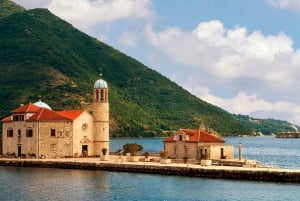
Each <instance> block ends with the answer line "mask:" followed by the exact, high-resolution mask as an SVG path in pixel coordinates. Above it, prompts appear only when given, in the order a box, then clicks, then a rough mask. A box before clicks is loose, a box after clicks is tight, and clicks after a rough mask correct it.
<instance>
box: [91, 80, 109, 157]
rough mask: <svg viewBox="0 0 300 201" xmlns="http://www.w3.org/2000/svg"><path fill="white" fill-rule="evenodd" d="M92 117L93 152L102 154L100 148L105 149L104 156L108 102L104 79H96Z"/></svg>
mask: <svg viewBox="0 0 300 201" xmlns="http://www.w3.org/2000/svg"><path fill="white" fill-rule="evenodd" d="M93 117H94V154H95V155H100V156H103V153H102V150H103V149H104V148H105V149H106V156H105V158H107V159H108V156H109V102H108V87H107V83H106V81H105V80H103V79H102V75H101V74H100V79H98V80H97V81H96V82H95V84H94V89H93Z"/></svg>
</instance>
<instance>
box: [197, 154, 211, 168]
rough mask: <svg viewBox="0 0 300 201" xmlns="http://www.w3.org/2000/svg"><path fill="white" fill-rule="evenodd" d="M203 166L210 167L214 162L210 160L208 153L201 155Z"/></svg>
mask: <svg viewBox="0 0 300 201" xmlns="http://www.w3.org/2000/svg"><path fill="white" fill-rule="evenodd" d="M200 163H201V165H203V166H209V165H211V163H212V161H211V160H210V159H209V156H208V153H205V154H202V155H201V162H200Z"/></svg>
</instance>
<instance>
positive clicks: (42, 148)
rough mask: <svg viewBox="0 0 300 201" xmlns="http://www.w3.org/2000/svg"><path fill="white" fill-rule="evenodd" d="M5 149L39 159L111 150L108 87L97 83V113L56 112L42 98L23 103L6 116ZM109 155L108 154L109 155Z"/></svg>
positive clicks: (105, 84) (102, 82) (95, 93)
mask: <svg viewBox="0 0 300 201" xmlns="http://www.w3.org/2000/svg"><path fill="white" fill-rule="evenodd" d="M2 123H3V129H2V130H3V134H2V137H3V143H2V152H3V154H7V155H15V156H18V157H21V156H23V157H25V156H35V157H39V158H56V157H79V156H99V155H101V154H102V149H106V151H107V153H109V102H108V87H107V83H106V82H105V81H104V80H103V79H99V80H97V81H96V82H95V84H94V89H93V115H91V114H90V113H88V112H86V111H85V110H65V111H53V110H52V109H51V108H50V107H49V105H47V104H46V103H44V102H42V101H38V102H36V103H28V104H26V105H21V106H20V107H18V108H16V109H15V110H13V111H12V112H11V115H10V116H8V117H5V118H4V119H2ZM107 155H108V154H107Z"/></svg>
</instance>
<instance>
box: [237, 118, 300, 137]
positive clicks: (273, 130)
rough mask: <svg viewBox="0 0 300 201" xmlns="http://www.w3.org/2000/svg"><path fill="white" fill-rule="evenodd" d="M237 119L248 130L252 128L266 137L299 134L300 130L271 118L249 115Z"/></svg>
mask: <svg viewBox="0 0 300 201" xmlns="http://www.w3.org/2000/svg"><path fill="white" fill-rule="evenodd" d="M236 119H237V120H238V121H239V122H241V123H242V124H244V125H245V126H247V127H248V128H251V129H252V130H253V131H254V132H256V133H262V134H264V135H273V134H278V133H280V132H292V131H294V132H297V131H298V130H300V127H299V126H297V125H294V124H291V123H289V122H287V121H282V120H276V119H270V118H268V119H258V118H253V117H250V116H248V115H236Z"/></svg>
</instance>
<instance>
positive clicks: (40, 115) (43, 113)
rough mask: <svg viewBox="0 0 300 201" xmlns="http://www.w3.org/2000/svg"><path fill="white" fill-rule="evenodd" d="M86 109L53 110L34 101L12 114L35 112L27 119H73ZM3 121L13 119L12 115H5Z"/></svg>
mask: <svg viewBox="0 0 300 201" xmlns="http://www.w3.org/2000/svg"><path fill="white" fill-rule="evenodd" d="M83 112H84V110H65V111H53V110H49V109H47V108H41V107H38V106H36V105H34V104H32V103H28V104H26V105H22V106H20V107H18V108H17V109H15V110H13V111H12V114H17V113H35V114H34V115H32V116H31V117H30V118H29V119H27V120H26V121H73V120H75V119H76V118H77V117H78V116H79V115H81V114H82V113H83ZM1 121H2V122H10V121H12V115H10V116H8V117H5V118H3V119H2V120H1Z"/></svg>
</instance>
